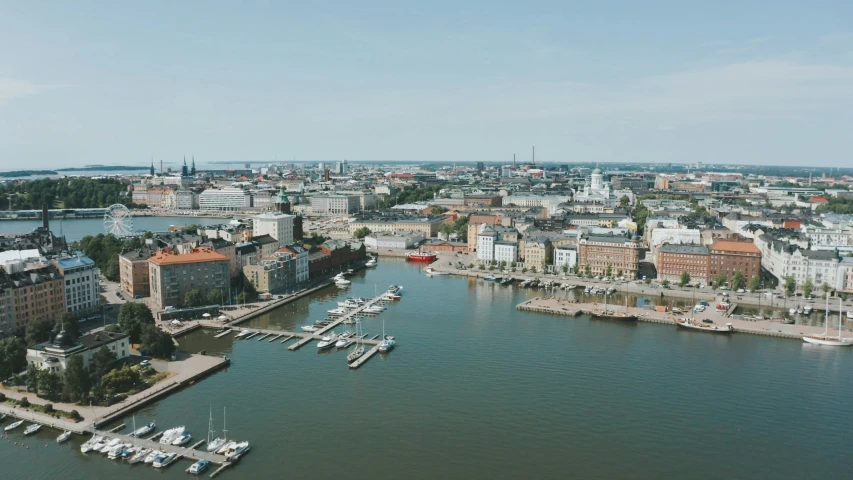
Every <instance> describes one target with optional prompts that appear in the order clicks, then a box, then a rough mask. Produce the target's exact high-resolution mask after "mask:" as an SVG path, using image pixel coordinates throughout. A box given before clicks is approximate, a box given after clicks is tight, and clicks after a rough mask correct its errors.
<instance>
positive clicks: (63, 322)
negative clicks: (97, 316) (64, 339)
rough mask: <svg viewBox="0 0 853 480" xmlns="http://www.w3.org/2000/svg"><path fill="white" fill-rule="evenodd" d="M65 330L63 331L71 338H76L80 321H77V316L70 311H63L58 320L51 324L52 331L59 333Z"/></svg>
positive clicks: (78, 334)
mask: <svg viewBox="0 0 853 480" xmlns="http://www.w3.org/2000/svg"><path fill="white" fill-rule="evenodd" d="M63 330H65V333H68V334H69V335H71V336H72V337H73V338H77V337H79V336H80V322H78V321H77V318H76V317H75V316H74V314H73V313H71V312H65V313H63V314H62V317H60V319H59V321H57V322H56V324H55V325H54V326H53V333H59V332H61V331H63Z"/></svg>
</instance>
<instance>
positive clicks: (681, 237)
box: [649, 228, 702, 258]
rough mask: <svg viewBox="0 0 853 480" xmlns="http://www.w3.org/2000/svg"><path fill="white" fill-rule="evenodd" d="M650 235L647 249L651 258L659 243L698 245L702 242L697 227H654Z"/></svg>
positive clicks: (654, 256)
mask: <svg viewBox="0 0 853 480" xmlns="http://www.w3.org/2000/svg"><path fill="white" fill-rule="evenodd" d="M650 237H651V240H650V241H649V250H650V252H651V254H652V258H656V255H657V251H658V248H659V247H660V246H661V245H666V244H678V245H700V244H701V243H702V236H701V233H700V232H699V229H697V228H655V229H654V230H653V231H652V233H651V235H650Z"/></svg>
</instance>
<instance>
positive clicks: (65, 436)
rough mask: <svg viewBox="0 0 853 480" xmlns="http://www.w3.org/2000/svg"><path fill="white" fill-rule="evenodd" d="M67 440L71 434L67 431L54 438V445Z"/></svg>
mask: <svg viewBox="0 0 853 480" xmlns="http://www.w3.org/2000/svg"><path fill="white" fill-rule="evenodd" d="M68 440H71V432H70V431H68V430H66V431H64V432H62V434H61V435H60V436H58V437H56V443H63V442H67V441H68Z"/></svg>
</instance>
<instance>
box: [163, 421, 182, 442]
mask: <svg viewBox="0 0 853 480" xmlns="http://www.w3.org/2000/svg"><path fill="white" fill-rule="evenodd" d="M185 430H186V427H184V426H183V425H181V426H180V427H175V428H170V429H168V430H166V431H165V432H163V436H162V437H160V444H161V445H171V444H172V442H174V441H175V439H176V438H178V437H180V436H181V435H183V434H184V431H185Z"/></svg>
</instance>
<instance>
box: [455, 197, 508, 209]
mask: <svg viewBox="0 0 853 480" xmlns="http://www.w3.org/2000/svg"><path fill="white" fill-rule="evenodd" d="M462 204H463V205H465V206H466V207H499V206H500V205H501V196H500V195H465V197H464V198H463V200H462Z"/></svg>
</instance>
